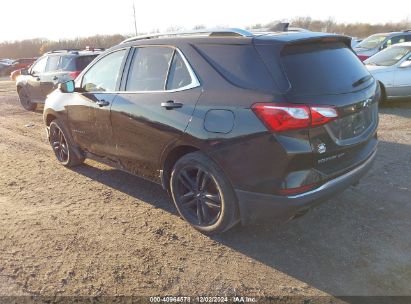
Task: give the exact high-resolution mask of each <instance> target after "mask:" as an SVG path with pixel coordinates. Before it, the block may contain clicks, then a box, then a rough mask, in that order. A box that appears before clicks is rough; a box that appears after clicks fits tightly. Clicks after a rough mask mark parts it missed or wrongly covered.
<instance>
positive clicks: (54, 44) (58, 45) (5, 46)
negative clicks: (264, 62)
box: [0, 17, 411, 58]
mask: <svg viewBox="0 0 411 304" xmlns="http://www.w3.org/2000/svg"><path fill="white" fill-rule="evenodd" d="M278 22H280V21H273V22H270V23H267V24H254V25H251V26H249V27H247V28H248V29H257V28H270V27H273V26H274V25H275V24H277V23H278ZM290 24H291V25H290V26H292V27H301V28H305V29H308V30H310V31H316V32H328V33H337V34H344V35H348V36H352V37H359V38H365V37H368V36H370V35H372V34H375V33H383V32H392V31H401V30H406V29H411V21H410V20H408V19H405V20H402V21H400V22H396V23H394V22H389V23H378V24H369V23H339V22H336V21H335V20H334V19H332V18H330V19H328V20H315V19H312V18H310V17H298V18H294V19H292V20H291V22H290ZM202 28H204V25H197V26H195V27H194V29H202ZM176 29H177V30H183V28H181V27H170V28H169V30H172V31H176ZM127 37H129V36H127V35H96V36H92V37H84V38H83V37H82V38H80V37H79V38H74V39H60V40H57V41H56V40H49V39H41V38H37V39H27V40H21V41H6V42H1V43H0V58H24V57H38V56H40V55H42V54H44V53H45V52H47V51H51V50H58V49H84V48H85V47H87V46H90V47H94V48H109V47H111V46H113V45H116V44H118V43H120V42H121V41H123V40H124V39H126V38H127Z"/></svg>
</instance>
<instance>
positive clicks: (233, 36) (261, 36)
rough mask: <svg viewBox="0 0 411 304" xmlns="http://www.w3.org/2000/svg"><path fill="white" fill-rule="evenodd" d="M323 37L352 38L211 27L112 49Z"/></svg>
mask: <svg viewBox="0 0 411 304" xmlns="http://www.w3.org/2000/svg"><path fill="white" fill-rule="evenodd" d="M321 38H339V39H342V40H344V42H345V43H347V44H349V41H350V40H351V38H350V37H348V36H343V35H336V34H329V33H320V32H310V31H301V32H298V31H279V32H260V31H247V30H243V29H237V28H229V29H209V30H200V31H190V32H176V33H164V34H159V33H155V34H152V35H144V36H136V37H132V38H129V39H126V40H125V41H123V42H122V43H120V44H119V45H117V46H115V47H113V48H112V49H116V48H119V47H121V46H123V47H124V46H125V45H127V46H134V45H144V44H158V45H161V44H168V43H170V44H171V43H173V44H177V43H179V42H184V41H185V42H194V41H196V42H205V43H206V42H209V41H213V42H214V43H221V44H224V43H244V44H247V43H253V42H254V43H257V44H260V43H267V42H268V43H272V42H276V43H279V44H288V43H292V42H299V41H306V40H318V39H321Z"/></svg>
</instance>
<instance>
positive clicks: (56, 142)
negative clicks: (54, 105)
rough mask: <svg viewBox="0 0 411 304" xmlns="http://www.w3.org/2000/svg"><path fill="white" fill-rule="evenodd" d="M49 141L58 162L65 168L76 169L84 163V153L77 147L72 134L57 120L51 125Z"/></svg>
mask: <svg viewBox="0 0 411 304" xmlns="http://www.w3.org/2000/svg"><path fill="white" fill-rule="evenodd" d="M49 141H50V145H51V147H52V149H53V151H54V154H55V155H56V158H57V160H58V161H59V162H60V163H61V164H62V165H63V166H65V167H75V166H78V165H81V164H82V163H83V162H84V160H85V157H84V156H83V153H82V152H81V151H80V150H79V149H78V148H77V147H76V146H75V144H74V141H73V140H72V138H71V136H70V134H69V133H68V132H67V130H66V128H65V127H64V125H63V124H62V123H61V122H60V121H59V120H57V119H55V120H53V121H52V122H51V124H50V135H49Z"/></svg>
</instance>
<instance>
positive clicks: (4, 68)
mask: <svg viewBox="0 0 411 304" xmlns="http://www.w3.org/2000/svg"><path fill="white" fill-rule="evenodd" d="M12 63H13V60H12V59H8V58H3V59H0V76H5V75H8V74H9V69H10V66H11V65H12Z"/></svg>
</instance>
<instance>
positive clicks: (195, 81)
mask: <svg viewBox="0 0 411 304" xmlns="http://www.w3.org/2000/svg"><path fill="white" fill-rule="evenodd" d="M143 47H168V48H172V49H174V50H175V51H177V53H178V54H179V55H180V56H181V58H182V59H183V62H184V64H185V65H186V68H187V70H188V73H189V74H190V78H191V82H190V84H188V85H186V86H184V87H181V88H178V89H172V90H156V91H127V90H124V91H95V92H87V93H89V94H147V93H175V92H182V91H187V90H191V89H194V88H197V87H200V86H201V83H200V81H199V80H198V78H197V75H196V74H195V72H194V70H193V68H192V67H191V65H190V63H189V62H188V60H187V58H186V57H185V56H184V54H183V52H182V51H181V50H180V49H179V48H178V47H176V46H173V45H161V44H150V45H138V46H132V48H143ZM124 49H125V48H124ZM115 51H118V50H115ZM115 51H113V52H111V53H109V54H112V53H114V52H115ZM109 54H107V55H109ZM104 57H105V56H104ZM104 57H103V58H104ZM170 64H171V62H170ZM89 69H91V67H90V68H89ZM89 69H88V70H89ZM86 72H87V71H86ZM86 72H85V73H86ZM83 76H84V75H83ZM167 77H168V75H167ZM82 78H83V77H82ZM167 79H168V78H167ZM167 79H166V81H167Z"/></svg>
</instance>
